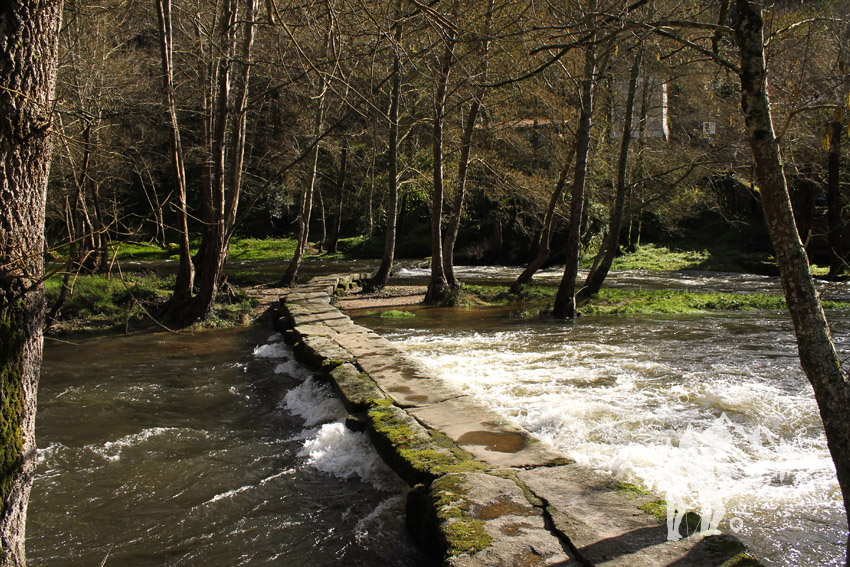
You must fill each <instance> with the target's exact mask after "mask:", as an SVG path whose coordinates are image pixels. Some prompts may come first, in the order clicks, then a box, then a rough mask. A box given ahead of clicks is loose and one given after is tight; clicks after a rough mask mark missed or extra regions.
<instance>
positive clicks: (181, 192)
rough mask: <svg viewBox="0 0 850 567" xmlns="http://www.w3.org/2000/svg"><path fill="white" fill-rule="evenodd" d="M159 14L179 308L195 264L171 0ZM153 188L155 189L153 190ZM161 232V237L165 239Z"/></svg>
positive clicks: (161, 3)
mask: <svg viewBox="0 0 850 567" xmlns="http://www.w3.org/2000/svg"><path fill="white" fill-rule="evenodd" d="M156 5H157V14H158V16H159V31H160V52H161V56H162V76H163V90H164V95H165V105H166V108H167V110H168V119H169V126H170V128H171V167H172V180H173V183H174V187H175V189H176V192H177V206H178V208H179V213H180V217H179V220H178V225H177V226H178V232H179V239H180V242H179V244H180V264H179V267H178V268H177V280H176V282H175V284H174V288H173V291H172V294H171V300H170V302H169V303H170V306H169V308H170V309H171V308H180V307H182V306H184V305H186V304H187V303H188V302H189V300H190V299H191V298H192V286H193V284H194V280H195V266H194V265H193V264H192V253H191V250H190V248H189V224H188V211H187V207H186V168H185V166H184V162H183V143H182V141H181V139H180V125H179V124H178V122H177V103H176V101H175V98H174V65H173V58H172V53H173V52H172V45H173V42H172V37H173V35H172V28H171V0H157V2H156ZM154 191H155V190H154ZM164 236H165V235H164V234H163V238H164Z"/></svg>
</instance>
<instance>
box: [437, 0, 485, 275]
mask: <svg viewBox="0 0 850 567" xmlns="http://www.w3.org/2000/svg"><path fill="white" fill-rule="evenodd" d="M492 21H493V0H489V2H488V3H487V14H486V16H485V23H484V34H483V39H482V56H481V59H482V65H481V67H482V69H481V80H486V78H487V65H488V62H489V52H490V27H491V23H492ZM484 93H485V91H484V88H483V87H476V89H475V94H473V96H472V104H471V105H470V107H469V114H467V116H466V124H465V126H464V129H463V136H462V138H461V143H460V161H459V162H458V165H457V180H456V181H455V194H454V199H453V201H452V214H451V216H450V217H449V222H448V224H447V225H446V236H445V240H444V242H443V270H444V271H445V273H446V280H447V281H448V283H449V286H451V287H452V289H456V288H458V287H459V286H460V282H459V281H458V280H457V277H455V270H454V256H455V243H456V242H457V234H458V231H459V230H460V219H461V217H462V216H463V200H464V198H465V196H466V177H467V171H468V169H469V154H470V152H471V150H472V135H473V133H474V132H475V123H476V122H477V120H478V113H479V111H480V110H481V104H482V102H483V101H484Z"/></svg>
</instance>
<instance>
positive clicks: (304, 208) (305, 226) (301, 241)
mask: <svg viewBox="0 0 850 567" xmlns="http://www.w3.org/2000/svg"><path fill="white" fill-rule="evenodd" d="M318 105H319V107H318V109H317V110H316V123H315V127H314V130H313V133H314V134H315V136H316V137H318V136H319V134H320V133H321V131H322V123H323V122H324V107H325V97H324V95H322V96H320V97H319V101H318ZM318 168H319V144H316V147H315V148H314V149H313V167H312V169H311V171H310V182H309V183H308V184H307V187H305V188H304V191H303V192H302V193H301V207H300V210H299V213H300V214H299V216H298V219H299V220H298V244H297V245H296V246H295V253H294V254H293V256H292V260H290V261H289V266H288V267H287V268H286V272H285V273H284V274H283V279H281V281H280V285H282V286H285V287H292V286H294V285H295V280H296V279H297V278H298V269H299V268H300V267H301V261H302V260H303V259H304V254H305V253H306V252H307V240H308V238H309V236H310V213H311V212H312V209H313V192H314V191H315V188H316V176H317V172H318Z"/></svg>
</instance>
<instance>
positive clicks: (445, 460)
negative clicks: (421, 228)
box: [275, 274, 759, 567]
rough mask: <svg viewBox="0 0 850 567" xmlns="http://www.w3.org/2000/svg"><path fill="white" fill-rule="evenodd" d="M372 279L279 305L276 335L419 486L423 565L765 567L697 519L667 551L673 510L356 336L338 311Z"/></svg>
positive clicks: (412, 505) (316, 288)
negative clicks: (431, 560) (428, 557)
mask: <svg viewBox="0 0 850 567" xmlns="http://www.w3.org/2000/svg"><path fill="white" fill-rule="evenodd" d="M369 277H370V274H351V275H341V276H323V277H317V278H313V279H312V280H310V281H309V282H307V283H306V284H304V285H300V286H298V287H296V288H294V289H292V290H291V291H289V293H288V294H287V295H285V296H283V297H282V298H281V309H280V313H279V314H278V315H277V316H276V317H275V326H276V328H277V330H279V331H281V332H283V333H284V336H285V337H286V340H287V342H289V343H290V344H292V345H294V347H295V352H296V355H297V356H298V357H299V358H300V360H301V361H302V362H304V363H306V364H308V365H310V366H312V367H313V368H314V369H315V370H316V371H317V373H318V374H319V375H320V376H321V377H324V378H326V379H327V380H328V381H329V382H330V383H331V384H332V385H333V386H334V387H335V389H336V390H337V391H338V392H339V393H340V395H341V396H342V399H343V402H344V403H345V405H346V408H347V409H348V411H349V413H350V416H349V418H348V420H347V425H348V426H349V427H351V428H353V429H356V430H362V431H367V432H368V433H369V435H370V437H371V439H372V442H373V443H374V445H375V447H376V448H377V450H378V452H379V454H380V455H381V456H382V457H383V459H384V460H385V461H386V462H387V464H389V465H390V466H391V467H392V468H393V469H394V470H395V471H396V472H397V473H398V474H399V475H400V476H401V477H402V478H403V479H404V480H405V481H407V482H408V484H409V485H410V486H411V489H410V492H409V494H408V505H407V524H408V528H409V529H410V532H411V534H412V535H413V537H414V539H415V540H416V541H417V543H419V545H420V546H421V547H422V549H423V550H424V551H425V552H427V553H430V554H432V555H433V556H434V557H435V559H436V560H438V561H441V562H442V563H443V564H444V565H449V566H456V567H461V566H463V567H467V566H468V567H477V566H480V567H484V566H487V567H493V566H504V567H524V566H529V567H531V566H549V565H563V566H570V567H572V566H599V567H615V566H616V567H643V566H646V567H649V566H677V567H678V566H681V567H691V566H693V567H709V566H711V567H720V566H722V567H733V566H735V567H744V566H754V565H759V563H758V562H757V561H755V560H754V559H753V558H752V557H751V556H750V555H748V554H747V553H746V550H745V549H744V546H743V545H742V544H741V543H740V541H739V540H738V539H737V538H735V537H734V536H732V535H726V534H718V533H716V532H714V534H713V535H708V536H702V535H700V534H699V533H698V528H697V526H698V523H699V518H698V516H696V515H693V514H689V515H687V516H685V518H684V521H682V522H681V525H680V526H679V530H678V534H679V535H680V536H684V537H681V539H679V540H678V541H671V538H669V537H668V535H669V534H668V519H667V509H666V504H665V503H664V501H663V500H660V499H658V498H657V497H656V496H654V495H652V494H648V493H645V492H643V491H641V490H639V489H637V488H636V487H633V486H629V485H624V484H620V483H617V482H616V481H614V480H613V479H611V477H610V476H607V475H604V474H601V473H598V472H595V471H592V470H590V469H588V468H586V467H583V466H580V465H578V464H576V463H574V462H572V461H571V460H570V459H568V458H566V457H564V456H563V455H560V454H559V453H558V452H557V451H556V450H554V449H553V448H552V447H550V446H548V445H547V444H545V443H543V442H542V441H539V440H537V439H535V438H534V437H533V436H532V435H531V434H529V433H528V432H527V431H525V430H523V429H521V428H520V427H518V426H517V425H515V424H513V423H511V422H510V421H509V420H506V419H505V418H504V417H503V416H500V415H499V414H497V413H496V412H494V411H493V410H491V409H488V408H487V407H485V406H483V405H482V404H480V403H479V402H477V401H476V400H475V399H473V398H472V397H470V396H469V395H465V394H462V393H460V392H458V391H456V390H454V389H452V388H451V387H450V386H448V385H446V384H445V383H444V382H443V381H442V380H441V379H439V378H437V377H435V376H434V375H432V374H431V373H430V372H429V370H428V369H427V368H426V367H424V366H423V365H422V364H421V363H419V362H418V361H416V360H414V359H413V358H411V357H408V356H407V355H405V354H404V352H402V351H401V350H400V349H399V348H397V347H396V346H394V345H393V344H392V343H391V342H389V341H388V340H386V339H384V338H383V337H381V336H379V335H378V334H376V333H374V332H373V331H371V330H369V329H367V328H366V327H362V326H360V325H356V324H355V323H354V322H353V321H352V320H351V319H350V318H349V317H348V316H346V315H345V314H343V313H342V312H341V311H340V310H338V309H337V308H336V307H334V305H333V302H334V298H335V297H336V296H337V295H338V294H341V293H345V291H346V290H348V289H350V288H351V287H353V286H355V285H357V283H358V282H359V281H361V280H365V279H367V278H369ZM689 531H690V532H696V533H694V535H691V536H690V537H687V536H688V532H689Z"/></svg>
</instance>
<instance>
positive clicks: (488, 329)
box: [355, 268, 850, 567]
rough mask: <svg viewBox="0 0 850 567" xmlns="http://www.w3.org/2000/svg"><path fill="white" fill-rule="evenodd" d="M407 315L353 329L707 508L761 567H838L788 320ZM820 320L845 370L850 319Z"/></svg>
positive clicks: (568, 442)
mask: <svg viewBox="0 0 850 567" xmlns="http://www.w3.org/2000/svg"><path fill="white" fill-rule="evenodd" d="M515 272H516V270H515V269H509V268H507V269H500V268H470V269H467V270H462V272H461V278H462V279H465V281H477V282H484V281H494V280H503V281H510V279H511V278H512V277H515V276H514V273H515ZM556 274H557V270H553V271H552V272H550V274H544V277H543V278H542V280H543V281H547V279H548V280H551V281H556ZM402 275H403V276H404V277H405V278H408V279H409V280H414V281H417V282H419V281H421V278H422V277H423V276H424V274H423V273H422V270H417V269H412V270H405V271H404V272H403V273H402ZM547 276H548V277H547ZM611 284H612V285H615V286H617V287H622V288H635V287H640V288H644V289H657V288H663V287H671V288H679V289H691V290H705V291H744V292H761V293H770V292H776V291H778V280H777V279H776V278H768V277H761V276H745V275H736V274H698V273H634V272H633V273H618V274H614V277H613V278H612V279H611ZM848 291H850V288H848V286H847V284H840V285H831V286H830V287H829V288H828V289H827V290H825V291H824V294H825V295H827V294H828V295H829V296H830V297H832V298H847V297H850V294H848ZM406 309H409V310H410V311H412V312H413V313H415V314H416V317H415V318H410V319H398V320H394V319H382V318H378V317H374V316H367V315H365V314H364V313H363V312H361V313H360V314H359V315H357V314H355V318H356V319H357V320H358V322H360V323H361V324H363V325H366V326H369V327H371V328H373V329H375V330H376V331H378V332H380V333H381V334H383V335H384V336H386V337H388V338H389V339H391V340H393V342H395V343H397V344H398V345H399V346H401V347H402V348H403V349H405V350H406V351H408V352H409V353H410V354H412V355H414V356H415V357H418V358H419V359H421V360H422V362H424V363H425V364H427V365H428V366H430V367H431V368H432V369H433V370H434V371H435V372H436V373H437V374H439V375H440V376H442V377H444V378H445V379H447V380H449V381H451V382H452V383H454V384H455V385H456V386H457V387H458V388H460V389H462V390H463V391H466V392H470V393H472V394H474V395H475V396H476V397H478V398H480V399H481V400H483V401H484V402H485V403H487V404H488V405H490V406H491V407H493V408H496V409H497V410H499V411H500V412H503V413H504V414H506V415H509V416H511V417H513V418H514V419H515V420H516V421H518V422H519V423H520V424H521V425H522V426H524V427H526V428H527V429H529V430H530V431H532V432H533V433H534V434H536V435H537V436H538V437H540V438H542V439H545V440H546V441H549V442H550V443H552V444H553V445H555V446H556V447H558V448H560V449H561V450H562V451H563V452H564V453H566V454H567V455H569V456H570V457H572V458H574V459H576V460H577V461H579V462H582V463H585V464H588V465H590V466H592V467H594V468H596V469H598V470H600V471H605V472H608V473H610V474H611V475H613V476H614V477H615V478H617V479H620V480H623V481H626V482H630V483H634V484H638V485H640V486H643V487H645V488H648V489H651V490H653V491H655V492H656V493H658V494H660V495H661V496H662V497H665V498H666V499H667V500H668V501H675V502H681V503H682V504H683V505H686V506H689V507H691V508H693V509H695V510H698V511H699V510H703V511H706V510H708V509H710V510H712V511H713V512H714V514H715V518H716V520H717V521H718V524H719V526H720V528H721V529H723V530H726V531H733V532H737V533H738V535H739V536H740V537H741V538H742V539H743V540H744V541H745V542H746V544H747V545H748V546H749V547H750V548H751V549H752V550H753V551H754V552H755V554H756V555H757V556H758V557H760V558H763V559H764V561H765V564H766V565H770V566H777V567H778V566H782V567H792V566H794V567H796V566H800V567H814V566H816V565H817V566H823V565H836V566H837V565H843V558H844V543H845V541H846V536H847V527H846V523H845V518H844V509H843V505H842V500H841V494H840V491H839V489H838V484H837V482H836V480H835V469H834V467H833V464H832V461H831V459H830V456H829V453H828V451H827V447H826V441H825V438H824V435H823V431H822V425H821V422H820V417H819V414H818V411H817V406H816V404H815V402H814V397H813V394H812V390H811V386H810V385H809V383H808V382H807V381H806V379H805V376H804V375H803V373H802V370H801V369H800V365H799V360H798V359H797V355H796V352H797V351H796V343H795V340H794V336H793V333H792V327H791V324H790V321H789V318H788V316H787V315H786V314H785V313H784V312H772V311H771V312H766V311H760V312H722V313H712V314H706V315H676V316H669V315H665V316H655V315H652V316H650V315H643V316H616V317H613V316H593V317H582V318H580V319H578V320H577V321H575V322H573V323H565V322H558V321H554V320H551V319H526V318H523V317H522V316H520V315H519V313H518V310H519V307H518V306H513V307H511V306H508V307H498V308H483V309H482V308H476V309H443V308H425V307H420V306H414V307H412V308H406ZM829 316H830V321H831V325H832V329H833V333H834V338H835V340H836V343H837V346H838V348H839V350H840V352H841V353H842V358H846V357H847V356H848V355H850V334H848V333H849V332H850V312H848V311H837V312H832V313H830V314H829Z"/></svg>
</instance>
